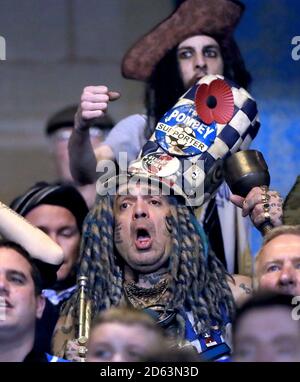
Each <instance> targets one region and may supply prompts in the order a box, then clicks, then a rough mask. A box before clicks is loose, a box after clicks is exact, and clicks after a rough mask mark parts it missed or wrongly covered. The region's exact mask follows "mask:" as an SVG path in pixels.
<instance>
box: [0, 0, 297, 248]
mask: <svg viewBox="0 0 300 382" xmlns="http://www.w3.org/2000/svg"><path fill="white" fill-rule="evenodd" d="M208 1H209V0H208ZM243 2H244V3H245V4H246V11H245V14H244V17H243V19H242V21H241V23H240V25H239V27H238V29H237V31H236V39H237V41H238V43H239V46H240V47H241V50H242V53H243V56H244V57H245V60H246V63H247V66H248V68H249V69H250V71H251V73H252V76H253V79H254V81H253V86H252V89H251V93H252V94H253V95H254V97H255V98H256V99H257V101H258V105H259V110H260V118H261V122H262V127H261V130H260V132H259V135H258V137H257V138H256V140H255V142H254V144H253V148H256V149H259V150H261V151H262V152H263V153H264V156H265V158H266V160H267V161H268V164H269V169H270V173H271V178H272V186H273V187H275V188H276V189H277V190H279V191H280V192H281V193H282V194H283V196H285V195H286V193H287V192H288V190H289V189H290V188H291V186H292V184H293V182H294V181H295V178H296V175H297V174H299V173H300V170H299V168H300V155H299V151H300V134H299V125H300V122H299V121H300V60H293V58H292V50H293V48H294V46H293V45H292V44H291V41H292V38H293V37H294V36H300V23H299V17H300V1H298V0H243ZM178 3H179V1H175V0H26V1H20V0H0V36H3V37H4V38H5V40H6V60H5V61H0V134H1V135H0V136H1V139H0V146H1V150H0V177H1V192H0V198H1V199H0V200H4V201H6V202H8V201H10V200H11V199H12V197H14V196H15V195H16V194H17V193H19V192H22V191H23V190H24V189H26V188H27V187H28V186H30V185H31V184H32V183H33V182H35V181H38V180H42V179H48V180H51V179H54V178H55V174H54V169H53V167H52V164H51V162H50V160H49V153H48V152H47V145H46V140H45V138H44V135H43V129H44V124H45V121H46V119H47V118H48V116H49V115H50V114H51V113H53V112H55V111H56V110H57V109H60V108H61V107H63V106H65V105H67V104H70V103H74V102H75V103H76V102H78V100H79V97H80V93H81V90H82V88H83V87H84V86H86V85H89V84H107V85H108V86H110V87H111V88H113V89H116V90H120V91H121V93H122V98H121V99H120V100H119V101H118V102H115V103H113V104H112V106H111V109H110V112H111V114H112V116H113V117H114V119H115V120H118V119H120V118H122V117H123V116H126V115H128V114H130V113H136V112H139V111H141V109H142V105H143V99H142V98H143V91H142V89H143V88H142V84H140V83H138V82H136V81H131V80H124V79H122V77H121V74H120V61H121V58H122V56H123V54H124V53H125V51H126V50H127V48H128V47H129V46H130V45H131V44H132V43H133V42H134V41H135V40H136V39H137V38H138V37H139V36H140V35H142V34H143V33H145V32H147V31H148V30H149V29H151V28H152V27H153V26H154V25H155V24H156V23H157V22H159V21H160V20H162V19H163V18H165V17H166V16H167V15H168V14H169V13H170V11H171V10H172V9H173V8H174V6H175V4H178ZM299 41H300V37H299ZM299 56H300V50H299ZM299 58H300V57H299ZM259 240H260V238H259V235H257V234H254V239H253V241H254V246H257V245H258V244H257V243H258V242H259Z"/></svg>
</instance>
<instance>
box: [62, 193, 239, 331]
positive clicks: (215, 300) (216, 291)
mask: <svg viewBox="0 0 300 382" xmlns="http://www.w3.org/2000/svg"><path fill="white" fill-rule="evenodd" d="M173 199H174V198H173ZM176 208H177V216H176V217H175V216H171V217H170V219H169V222H168V223H169V225H170V227H171V231H172V232H171V235H172V254H171V256H170V262H169V272H170V275H171V282H170V285H169V287H168V291H169V292H170V298H169V301H168V303H167V306H166V309H177V310H178V309H183V307H185V309H188V310H191V311H192V313H193V317H194V320H195V329H196V330H197V332H198V333H204V332H207V331H209V330H210V328H211V326H212V322H213V323H214V325H219V327H220V328H223V327H224V316H222V314H221V310H220V309H221V306H222V307H223V308H224V311H225V313H226V315H227V316H228V317H229V318H231V317H232V315H233V312H234V302H233V297H232V294H231V291H230V288H229V286H228V284H227V282H226V272H225V269H224V267H223V265H222V264H221V263H220V262H219V261H218V259H217V258H216V257H215V255H214V254H213V253H212V252H211V251H209V253H208V255H207V258H206V257H205V254H204V249H203V245H202V241H201V237H200V235H199V233H198V232H197V229H196V227H195V225H194V223H193V221H192V218H191V216H192V212H191V211H190V210H189V209H188V208H187V207H185V206H179V205H177V207H176ZM79 262H80V265H79V276H87V277H88V280H89V281H88V283H89V285H88V287H89V291H90V292H91V293H90V298H91V299H92V318H93V317H95V316H96V314H97V313H99V311H102V310H106V309H108V308H110V307H111V306H118V305H120V303H121V301H122V298H123V295H124V293H123V280H124V277H123V266H122V262H123V260H122V259H121V256H116V249H115V247H114V218H113V199H112V198H111V197H109V196H105V197H98V199H97V202H96V204H95V207H94V209H93V210H92V211H91V212H90V214H89V215H88V217H87V218H86V220H85V224H84V229H83V241H82V245H81V256H80V260H79ZM77 299H78V293H75V294H74V295H73V297H72V298H71V299H70V300H69V301H68V302H67V303H66V305H65V306H64V308H63V311H62V315H67V314H68V312H69V311H70V310H72V309H74V312H73V314H72V316H73V317H78V312H77V309H78V303H77ZM123 301H124V300H123ZM177 320H178V323H179V329H180V334H181V335H182V336H183V329H184V328H183V327H182V326H183V325H182V322H183V320H182V318H181V319H180V317H178V319H177ZM75 325H77V323H75Z"/></svg>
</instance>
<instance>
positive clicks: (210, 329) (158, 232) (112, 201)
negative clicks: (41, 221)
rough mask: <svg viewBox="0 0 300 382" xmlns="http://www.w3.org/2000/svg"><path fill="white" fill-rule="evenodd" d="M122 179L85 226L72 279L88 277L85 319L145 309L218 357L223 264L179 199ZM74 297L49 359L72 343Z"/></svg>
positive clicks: (229, 305)
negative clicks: (105, 312) (88, 310)
mask: <svg viewBox="0 0 300 382" xmlns="http://www.w3.org/2000/svg"><path fill="white" fill-rule="evenodd" d="M126 180H127V178H126V179H125V181H124V182H123V184H121V183H122V182H121V181H120V182H119V184H120V185H119V189H118V194H117V195H116V196H115V197H113V196H111V195H106V196H100V197H98V200H97V203H96V204H95V207H94V209H93V210H92V211H91V212H90V214H89V216H88V218H87V220H86V222H85V227H84V233H83V243H82V247H81V248H82V252H81V265H80V271H79V275H80V276H88V289H89V291H90V294H89V296H90V298H91V299H92V317H94V316H95V315H96V314H97V313H98V312H99V311H102V310H106V309H108V308H110V307H112V306H124V305H125V306H126V305H128V306H133V307H135V308H139V309H147V310H148V311H150V312H151V313H152V315H154V316H155V317H157V319H158V321H159V322H160V323H161V325H162V326H164V327H166V328H172V330H171V329H170V330H171V331H172V332H174V330H175V335H176V336H178V338H180V339H181V340H184V339H186V340H188V341H189V342H191V343H192V344H193V345H194V346H195V347H196V348H197V350H198V351H199V352H207V353H204V354H209V350H210V348H211V347H213V348H214V352H215V353H214V356H216V357H218V356H221V355H224V354H225V353H227V352H228V351H229V348H228V346H227V345H225V343H224V339H223V334H224V333H225V328H226V325H227V323H229V322H230V320H231V317H232V314H233V312H234V300H233V296H232V294H231V291H230V288H229V285H228V283H227V280H226V272H225V269H224V266H223V265H222V264H221V262H220V261H219V260H218V259H217V258H216V256H215V255H214V254H213V252H212V251H211V250H210V249H209V248H208V245H207V241H206V239H205V236H204V234H203V231H202V229H201V227H200V225H199V224H198V223H197V220H196V219H195V217H194V215H193V213H192V210H190V209H189V207H187V206H186V205H184V204H183V203H182V201H181V199H179V198H176V197H175V196H164V195H163V193H162V192H158V191H157V190H158V188H157V186H155V185H153V184H152V185H148V183H147V182H146V183H145V182H143V181H142V180H141V181H140V182H137V183H132V182H130V181H129V182H127V181H126ZM78 297H79V296H78V294H76V293H75V294H74V295H73V297H72V298H71V299H70V300H69V301H68V303H67V304H66V305H65V307H64V309H63V310H62V314H61V318H60V325H59V326H58V327H57V330H56V333H55V336H54V351H55V354H64V351H65V345H66V341H67V339H71V338H76V334H77V326H78ZM66 333H67V335H66ZM207 358H210V356H207Z"/></svg>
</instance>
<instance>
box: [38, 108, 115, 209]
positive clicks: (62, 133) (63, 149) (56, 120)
mask: <svg viewBox="0 0 300 382" xmlns="http://www.w3.org/2000/svg"><path fill="white" fill-rule="evenodd" d="M76 110H77V105H71V106H67V107H65V108H63V109H61V110H59V111H57V112H56V113H55V114H54V115H52V116H51V117H50V118H49V120H48V121H47V123H46V127H45V134H46V136H47V138H48V139H49V143H50V147H51V153H52V155H53V159H54V162H55V167H56V172H57V176H58V180H59V181H62V182H69V183H70V182H71V183H74V180H73V177H72V175H71V173H70V165H69V155H68V142H69V138H70V136H71V134H72V130H73V126H74V115H75V113H76ZM113 125H114V122H113V120H112V119H111V117H110V116H109V115H108V114H105V115H103V116H101V117H100V118H95V119H94V120H93V123H92V125H91V128H90V130H89V136H90V140H91V144H92V147H93V148H94V149H96V148H97V147H98V146H99V145H100V144H101V142H102V141H103V140H104V139H105V138H106V136H107V135H108V133H109V131H110V130H111V128H112V127H113ZM74 184H75V185H76V188H77V189H78V191H79V192H80V193H81V194H82V196H83V197H84V198H85V201H86V203H87V205H88V207H89V208H90V207H91V206H92V205H93V204H94V201H95V195H96V186H95V184H88V185H79V184H77V183H76V182H75V183H74Z"/></svg>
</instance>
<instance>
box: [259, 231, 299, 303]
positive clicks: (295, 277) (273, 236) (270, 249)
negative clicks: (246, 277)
mask: <svg viewBox="0 0 300 382" xmlns="http://www.w3.org/2000/svg"><path fill="white" fill-rule="evenodd" d="M254 286H255V288H258V289H261V290H272V291H274V292H278V293H287V294H291V295H293V296H298V295H300V226H299V225H298V226H287V225H283V226H280V227H277V228H274V229H273V230H272V231H271V232H270V233H269V234H268V235H266V237H265V240H264V242H263V245H262V247H261V249H260V251H259V253H258V255H257V257H256V259H255V271H254Z"/></svg>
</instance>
